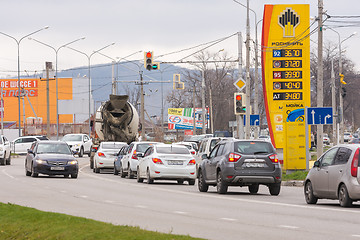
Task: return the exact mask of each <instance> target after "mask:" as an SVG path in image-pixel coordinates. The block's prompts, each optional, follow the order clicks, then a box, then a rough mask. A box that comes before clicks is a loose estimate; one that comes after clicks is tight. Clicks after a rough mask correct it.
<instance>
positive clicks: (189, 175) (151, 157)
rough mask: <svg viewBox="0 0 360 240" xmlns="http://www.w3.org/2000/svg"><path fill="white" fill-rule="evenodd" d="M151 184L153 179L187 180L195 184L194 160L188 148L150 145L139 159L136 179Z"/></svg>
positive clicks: (181, 182)
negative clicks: (145, 180)
mask: <svg viewBox="0 0 360 240" xmlns="http://www.w3.org/2000/svg"><path fill="white" fill-rule="evenodd" d="M144 179H147V183H148V184H151V183H153V182H154V180H157V179H162V180H176V181H177V182H178V184H183V182H184V181H188V182H189V185H194V184H195V179H196V161H195V159H194V156H193V155H191V153H190V152H189V149H188V148H187V147H185V146H181V145H174V144H172V145H171V144H157V145H153V146H150V147H149V148H148V149H147V150H146V151H145V153H144V154H143V156H142V157H141V158H140V160H139V165H138V169H137V181H138V182H143V180H144Z"/></svg>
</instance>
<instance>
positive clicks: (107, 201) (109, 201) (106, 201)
mask: <svg viewBox="0 0 360 240" xmlns="http://www.w3.org/2000/svg"><path fill="white" fill-rule="evenodd" d="M104 202H105V203H115V201H111V200H105V201H104Z"/></svg>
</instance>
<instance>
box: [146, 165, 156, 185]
mask: <svg viewBox="0 0 360 240" xmlns="http://www.w3.org/2000/svg"><path fill="white" fill-rule="evenodd" d="M146 182H147V184H152V183H154V179H152V178H151V177H150V170H149V169H147V171H146Z"/></svg>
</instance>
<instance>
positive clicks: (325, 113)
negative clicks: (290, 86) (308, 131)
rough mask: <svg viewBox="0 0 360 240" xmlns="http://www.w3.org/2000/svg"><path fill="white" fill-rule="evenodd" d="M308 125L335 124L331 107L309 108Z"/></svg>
mask: <svg viewBox="0 0 360 240" xmlns="http://www.w3.org/2000/svg"><path fill="white" fill-rule="evenodd" d="M307 124H309V125H315V124H333V111H332V108H331V107H313V108H307Z"/></svg>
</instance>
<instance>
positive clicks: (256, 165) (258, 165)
mask: <svg viewBox="0 0 360 240" xmlns="http://www.w3.org/2000/svg"><path fill="white" fill-rule="evenodd" d="M245 167H249V168H263V167H265V164H264V163H245Z"/></svg>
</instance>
